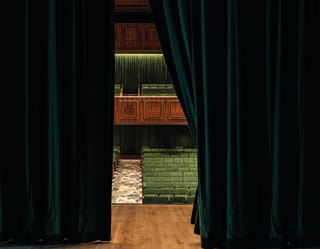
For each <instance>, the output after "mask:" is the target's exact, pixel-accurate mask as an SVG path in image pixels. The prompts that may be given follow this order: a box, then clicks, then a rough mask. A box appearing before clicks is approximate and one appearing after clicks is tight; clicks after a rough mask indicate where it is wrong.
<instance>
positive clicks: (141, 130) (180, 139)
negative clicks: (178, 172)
mask: <svg viewBox="0 0 320 249" xmlns="http://www.w3.org/2000/svg"><path fill="white" fill-rule="evenodd" d="M113 141H114V145H115V146H120V151H121V154H124V155H125V154H127V155H139V154H140V152H141V148H142V147H143V146H147V147H151V148H176V147H185V148H195V145H194V143H193V141H192V137H191V135H190V130H189V129H188V127H187V126H180V125H171V126H170V125H117V126H115V127H114V140H113Z"/></svg>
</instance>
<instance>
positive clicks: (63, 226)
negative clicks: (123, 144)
mask: <svg viewBox="0 0 320 249" xmlns="http://www.w3.org/2000/svg"><path fill="white" fill-rule="evenodd" d="M6 11H7V12H8V13H10V18H9V19H7V20H6V24H7V25H6V26H7V27H6V28H5V29H4V30H3V33H2V35H3V36H2V37H3V38H4V39H3V40H4V41H5V45H4V47H3V48H4V49H3V50H5V51H4V52H7V53H3V56H2V60H3V62H5V64H6V68H7V70H5V72H4V75H2V76H1V77H2V80H1V82H2V83H1V86H0V87H1V90H0V94H1V96H0V101H1V104H0V117H1V122H0V190H1V191H0V241H7V240H10V239H12V240H13V241H14V242H16V243H37V242H38V241H39V240H43V241H44V242H50V243H62V242H86V241H92V240H110V233H111V231H110V230H111V183H112V181H111V178H112V177H111V174H112V173H111V165H112V146H113V88H114V84H113V83H114V81H113V78H114V49H113V48H114V27H113V1H94V0H93V1H92V0H81V1H75V0H68V1H65V0H25V1H20V2H12V3H7V4H6Z"/></svg>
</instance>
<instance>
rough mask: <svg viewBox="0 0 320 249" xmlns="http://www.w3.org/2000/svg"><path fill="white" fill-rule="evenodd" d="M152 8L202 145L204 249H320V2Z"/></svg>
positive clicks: (164, 3)
mask: <svg viewBox="0 0 320 249" xmlns="http://www.w3.org/2000/svg"><path fill="white" fill-rule="evenodd" d="M150 3H151V7H152V11H153V14H154V16H155V21H156V25H157V29H158V33H159V37H160V42H161V46H162V49H163V52H164V56H165V60H166V63H167V65H168V69H169V71H170V74H171V77H172V80H173V83H174V84H175V88H176V92H177V95H178V97H179V99H180V102H181V104H182V106H183V109H184V111H185V114H186V116H187V119H188V122H189V126H190V129H191V132H192V135H193V138H194V141H195V143H196V144H197V147H198V171H199V174H198V177H199V185H198V200H197V201H195V204H194V210H193V213H192V215H193V216H192V219H191V220H192V223H195V225H196V226H195V232H196V233H199V234H200V236H201V244H202V247H203V248H213V247H220V246H221V245H223V244H225V245H226V246H227V248H239V247H246V248H250V247H254V246H271V247H272V246H277V247H283V246H292V245H296V246H298V245H301V246H308V245H309V246H310V245H313V246H315V245H319V244H320V243H319V242H320V241H319V239H317V236H316V235H315V234H316V231H315V230H317V229H312V227H314V228H316V227H317V224H318V223H319V222H320V213H319V211H318V210H319V209H317V208H319V201H318V200H315V199H316V197H315V195H314V193H312V192H313V190H315V189H316V188H317V185H318V184H317V180H316V179H317V174H316V165H318V164H319V159H318V158H317V157H316V153H315V151H317V150H319V141H320V140H319V139H320V136H319V129H318V128H319V127H320V126H319V124H320V123H319V121H320V118H319V115H318V114H317V111H316V109H315V106H317V105H319V103H318V102H319V100H318V98H317V93H316V88H315V86H316V83H315V82H317V81H319V74H318V73H317V71H318V70H317V69H316V68H318V67H319V65H320V64H319V58H320V57H319V51H320V47H319V45H318V44H319V38H318V37H316V35H315V34H316V33H317V30H318V29H319V28H320V22H319V20H320V19H319V18H320V12H319V11H320V6H319V3H318V2H317V1H314V0H293V1H292V0H290V1H289V0H264V1H254V0H248V1H239V0H228V1H216V2H214V3H211V4H210V7H209V1H206V0H200V1H192V0H190V1H169V0H161V1H159V0H151V1H150ZM212 5H213V6H212ZM311 217H313V219H311Z"/></svg>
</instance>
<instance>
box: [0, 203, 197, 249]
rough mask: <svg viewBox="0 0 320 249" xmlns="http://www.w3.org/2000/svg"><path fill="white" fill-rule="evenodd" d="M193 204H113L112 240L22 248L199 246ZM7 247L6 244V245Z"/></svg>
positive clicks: (166, 248) (194, 248)
mask: <svg viewBox="0 0 320 249" xmlns="http://www.w3.org/2000/svg"><path fill="white" fill-rule="evenodd" d="M191 211H192V205H182V204H181V205H180V204H179V205H151V204H144V205H139V204H137V205H135V204H131V205H130V204H127V205H122V204H113V206H112V230H111V231H112V235H111V236H112V241H111V242H95V243H86V244H79V245H68V246H52V245H51V246H47V247H46V246H25V247H12V246H10V247H9V246H8V248H10V249H13V248H19V249H22V248H23V249H35V248H42V249H43V248H57V249H58V248H61V249H62V248H63V249H199V248H201V246H200V237H199V236H198V235H196V234H194V233H193V229H194V226H193V225H192V224H190V217H191ZM2 246H4V247H5V248H6V246H5V245H2Z"/></svg>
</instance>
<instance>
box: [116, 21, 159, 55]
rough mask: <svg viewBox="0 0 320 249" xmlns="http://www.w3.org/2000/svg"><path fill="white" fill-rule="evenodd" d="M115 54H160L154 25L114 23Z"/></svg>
mask: <svg viewBox="0 0 320 249" xmlns="http://www.w3.org/2000/svg"><path fill="white" fill-rule="evenodd" d="M115 52H116V53H134V52H136V53H161V46H160V42H159V38H158V33H157V28H156V26H155V24H154V23H116V24H115Z"/></svg>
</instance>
